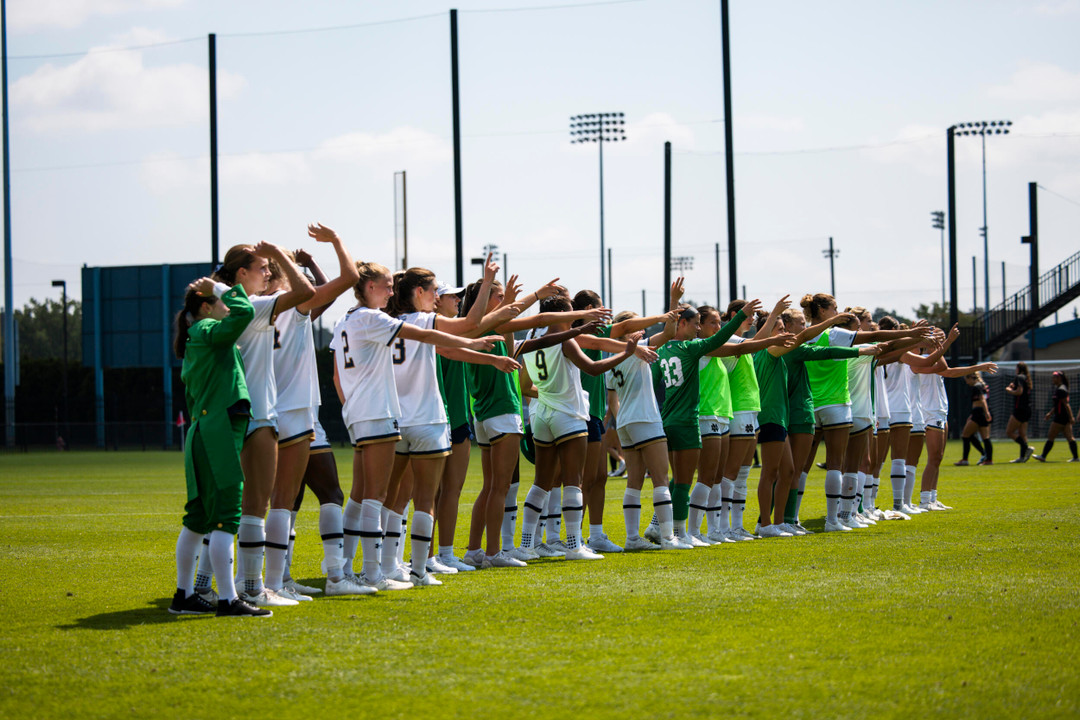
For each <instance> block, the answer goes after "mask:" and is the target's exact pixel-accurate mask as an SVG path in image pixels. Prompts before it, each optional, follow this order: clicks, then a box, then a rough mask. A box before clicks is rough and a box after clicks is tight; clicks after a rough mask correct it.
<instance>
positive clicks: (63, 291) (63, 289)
mask: <svg viewBox="0 0 1080 720" xmlns="http://www.w3.org/2000/svg"><path fill="white" fill-rule="evenodd" d="M52 286H53V287H58V288H60V303H61V305H62V306H63V313H64V373H63V374H64V435H68V434H69V433H68V431H67V423H68V319H67V280H53V281H52Z"/></svg>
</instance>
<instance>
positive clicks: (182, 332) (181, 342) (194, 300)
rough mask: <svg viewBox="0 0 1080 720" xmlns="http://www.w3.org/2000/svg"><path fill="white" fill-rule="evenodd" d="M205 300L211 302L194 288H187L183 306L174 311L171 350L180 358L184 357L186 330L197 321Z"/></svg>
mask: <svg viewBox="0 0 1080 720" xmlns="http://www.w3.org/2000/svg"><path fill="white" fill-rule="evenodd" d="M214 300H217V298H214ZM206 302H211V300H210V298H207V297H206V296H204V295H200V294H199V293H197V292H195V291H194V290H188V291H187V292H186V293H184V307H183V308H181V309H180V312H178V313H176V323H175V327H176V332H175V334H174V335H173V352H174V353H176V357H178V358H180V359H181V360H183V359H184V352H185V351H186V350H187V341H188V330H190V329H191V326H192V325H194V324H195V323H196V322H198V321H199V310H201V309H202V306H203V303H206Z"/></svg>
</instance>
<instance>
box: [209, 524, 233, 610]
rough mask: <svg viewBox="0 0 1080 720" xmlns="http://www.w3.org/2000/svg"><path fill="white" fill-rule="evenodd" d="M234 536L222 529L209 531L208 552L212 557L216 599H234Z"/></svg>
mask: <svg viewBox="0 0 1080 720" xmlns="http://www.w3.org/2000/svg"><path fill="white" fill-rule="evenodd" d="M235 537H236V536H235V535H231V534H229V533H227V532H225V531H224V530H214V531H213V532H212V533H210V547H209V550H208V552H209V553H210V557H212V558H213V563H214V577H216V578H217V589H218V599H220V600H225V601H226V602H232V601H233V600H235V599H236V585H234V584H233V539H234V538H235Z"/></svg>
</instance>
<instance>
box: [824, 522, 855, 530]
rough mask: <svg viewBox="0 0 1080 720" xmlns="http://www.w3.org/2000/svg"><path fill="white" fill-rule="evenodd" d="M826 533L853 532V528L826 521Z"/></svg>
mask: <svg viewBox="0 0 1080 720" xmlns="http://www.w3.org/2000/svg"><path fill="white" fill-rule="evenodd" d="M825 532H851V528H849V527H848V526H847V525H844V524H842V523H840V522H834V523H831V522H829V521H828V520H826V521H825Z"/></svg>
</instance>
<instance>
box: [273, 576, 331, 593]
mask: <svg viewBox="0 0 1080 720" xmlns="http://www.w3.org/2000/svg"><path fill="white" fill-rule="evenodd" d="M281 586H282V587H287V588H289V589H290V590H295V591H296V592H298V593H300V594H301V595H318V594H319V593H321V592H322V590H320V589H319V588H317V587H312V586H310V585H301V584H300V583H298V582H296V581H295V580H293V579H292V578H289V579H288V580H286V581H285V582H283V583H282V584H281Z"/></svg>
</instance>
